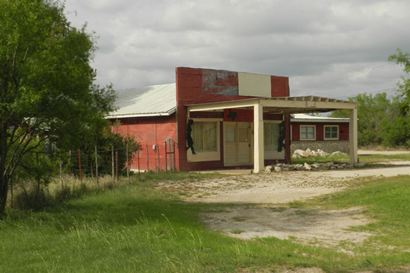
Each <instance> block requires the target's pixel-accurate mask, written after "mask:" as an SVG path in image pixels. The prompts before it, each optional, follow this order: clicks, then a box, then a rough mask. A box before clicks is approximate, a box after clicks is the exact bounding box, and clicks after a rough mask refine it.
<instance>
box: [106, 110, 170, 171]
mask: <svg viewBox="0 0 410 273" xmlns="http://www.w3.org/2000/svg"><path fill="white" fill-rule="evenodd" d="M112 131H113V132H114V133H117V134H120V135H122V136H127V137H132V138H133V139H135V140H136V141H137V142H138V143H139V144H140V145H141V150H140V151H139V152H138V153H135V154H134V156H133V158H132V160H131V164H130V167H131V169H138V168H139V169H141V170H157V169H160V170H165V165H166V163H165V158H166V157H165V141H166V140H167V139H168V138H170V139H172V140H174V141H175V140H176V117H175V115H173V116H171V117H152V118H131V119H122V120H121V123H120V124H119V125H114V126H113V127H112ZM153 145H155V149H153ZM170 148H172V147H169V146H168V147H167V149H170ZM167 158H168V162H167V164H168V166H169V164H172V162H171V161H172V160H171V158H172V156H170V155H169V156H168V157H167Z"/></svg>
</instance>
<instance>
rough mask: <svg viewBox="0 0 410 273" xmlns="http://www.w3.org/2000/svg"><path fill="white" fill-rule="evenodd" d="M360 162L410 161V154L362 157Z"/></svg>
mask: <svg viewBox="0 0 410 273" xmlns="http://www.w3.org/2000/svg"><path fill="white" fill-rule="evenodd" d="M359 160H360V162H364V163H377V162H382V161H398V160H403V161H410V154H409V153H407V154H406V153H403V154H395V155H383V154H373V155H360V156H359Z"/></svg>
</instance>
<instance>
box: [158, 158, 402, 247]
mask: <svg viewBox="0 0 410 273" xmlns="http://www.w3.org/2000/svg"><path fill="white" fill-rule="evenodd" d="M407 163H409V164H408V165H402V166H394V167H386V168H375V169H354V170H337V171H336V170H335V171H292V172H280V173H270V174H259V175H250V174H242V175H231V176H226V177H222V178H214V179H207V180H200V181H183V182H168V181H167V182H162V183H160V184H159V185H158V187H159V188H160V189H161V190H162V191H164V190H165V191H172V192H175V193H177V194H179V195H180V196H181V197H182V198H183V199H184V200H186V201H188V202H203V203H214V204H229V205H228V206H226V205H225V206H223V208H222V209H218V210H217V211H216V212H212V211H210V212H208V213H204V215H203V216H202V218H203V221H204V223H205V224H206V225H207V226H208V227H210V228H211V229H214V230H217V231H220V232H223V233H225V234H227V235H229V236H232V237H236V238H241V239H252V238H258V237H272V236H273V237H277V238H280V239H288V238H293V239H296V240H297V241H300V242H303V243H308V244H315V245H316V244H321V245H328V246H329V245H332V246H335V245H339V244H340V243H342V242H343V248H339V249H340V250H342V251H345V250H346V246H348V245H349V243H350V244H355V243H360V242H363V241H364V240H366V239H367V238H368V237H369V236H371V234H369V233H366V232H359V231H353V230H352V227H354V226H360V225H365V224H368V223H369V222H371V219H368V218H367V217H366V216H365V214H364V211H365V209H366V208H350V209H347V210H330V211H329V210H327V211H324V210H321V209H305V208H301V209H295V208H290V207H289V206H288V205H287V204H288V203H289V202H293V201H301V200H306V199H308V198H312V197H316V196H320V195H324V194H329V193H333V192H337V191H341V190H343V189H345V188H347V187H349V186H351V185H354V184H355V183H358V181H361V180H365V179H369V177H379V176H386V177H389V176H396V175H410V162H407Z"/></svg>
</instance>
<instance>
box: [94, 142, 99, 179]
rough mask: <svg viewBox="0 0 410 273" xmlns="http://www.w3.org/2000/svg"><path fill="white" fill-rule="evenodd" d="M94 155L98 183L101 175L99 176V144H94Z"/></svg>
mask: <svg viewBox="0 0 410 273" xmlns="http://www.w3.org/2000/svg"><path fill="white" fill-rule="evenodd" d="M94 156H95V178H96V180H97V184H98V182H99V177H98V175H99V174H98V149H97V145H95V146H94Z"/></svg>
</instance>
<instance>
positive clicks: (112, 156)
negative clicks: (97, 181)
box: [111, 145, 115, 181]
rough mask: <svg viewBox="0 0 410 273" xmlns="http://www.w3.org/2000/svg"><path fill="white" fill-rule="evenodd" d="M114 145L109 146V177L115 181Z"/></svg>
mask: <svg viewBox="0 0 410 273" xmlns="http://www.w3.org/2000/svg"><path fill="white" fill-rule="evenodd" d="M114 164H115V163H114V145H111V177H112V180H113V181H115V166H114Z"/></svg>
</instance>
